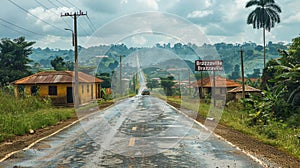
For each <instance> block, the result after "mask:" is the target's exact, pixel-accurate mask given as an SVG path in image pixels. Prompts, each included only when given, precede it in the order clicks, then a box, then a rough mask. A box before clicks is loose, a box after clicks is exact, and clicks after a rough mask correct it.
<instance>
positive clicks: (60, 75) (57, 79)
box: [13, 71, 103, 85]
mask: <svg viewBox="0 0 300 168" xmlns="http://www.w3.org/2000/svg"><path fill="white" fill-rule="evenodd" d="M73 81H75V74H74V71H45V72H39V73H36V74H33V75H30V76H27V77H25V78H22V79H19V80H16V81H14V82H13V84H16V85H21V84H49V83H72V82H73ZM78 81H79V82H84V83H101V82H103V80H102V79H99V78H96V77H94V76H91V75H88V74H85V73H83V72H78Z"/></svg>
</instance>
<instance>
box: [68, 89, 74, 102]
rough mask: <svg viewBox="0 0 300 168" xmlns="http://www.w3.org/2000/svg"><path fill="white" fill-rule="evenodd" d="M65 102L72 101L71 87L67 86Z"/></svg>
mask: <svg viewBox="0 0 300 168" xmlns="http://www.w3.org/2000/svg"><path fill="white" fill-rule="evenodd" d="M67 103H73V88H72V87H67Z"/></svg>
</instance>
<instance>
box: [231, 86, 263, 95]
mask: <svg viewBox="0 0 300 168" xmlns="http://www.w3.org/2000/svg"><path fill="white" fill-rule="evenodd" d="M242 91H243V87H242V86H239V87H236V88H234V89H232V90H230V91H228V93H238V92H242ZM245 92H261V90H259V89H256V88H254V87H251V86H248V85H245Z"/></svg>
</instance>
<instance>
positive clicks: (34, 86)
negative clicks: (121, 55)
mask: <svg viewBox="0 0 300 168" xmlns="http://www.w3.org/2000/svg"><path fill="white" fill-rule="evenodd" d="M74 76H75V74H74V72H73V71H45V72H39V73H36V74H33V75H30V76H27V77H25V78H22V79H19V80H16V81H14V82H13V84H14V86H15V87H14V88H15V95H16V96H18V95H19V92H20V88H23V89H24V93H25V94H29V95H34V94H36V95H39V96H41V97H46V96H49V97H50V98H51V100H52V103H53V104H54V105H68V104H73V92H74V89H73V83H74V80H75V77H74ZM78 82H79V88H78V91H79V104H83V103H87V102H89V101H91V100H95V99H97V98H100V91H101V82H103V80H101V79H99V78H96V77H94V76H91V75H88V74H85V73H82V72H78Z"/></svg>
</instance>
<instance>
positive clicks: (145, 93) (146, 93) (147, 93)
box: [142, 89, 150, 95]
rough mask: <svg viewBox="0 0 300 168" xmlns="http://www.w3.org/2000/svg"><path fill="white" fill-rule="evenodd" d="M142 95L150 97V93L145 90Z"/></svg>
mask: <svg viewBox="0 0 300 168" xmlns="http://www.w3.org/2000/svg"><path fill="white" fill-rule="evenodd" d="M142 95H150V91H149V90H146V89H145V90H143V91H142Z"/></svg>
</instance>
